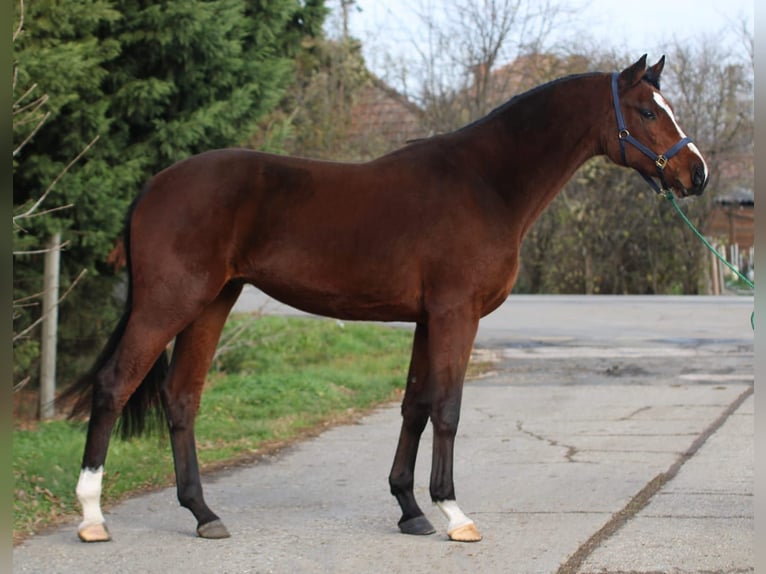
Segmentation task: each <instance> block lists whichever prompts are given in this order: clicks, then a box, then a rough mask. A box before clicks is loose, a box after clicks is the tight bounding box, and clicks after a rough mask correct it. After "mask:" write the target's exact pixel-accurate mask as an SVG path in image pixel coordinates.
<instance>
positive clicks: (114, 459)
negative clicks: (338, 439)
mask: <svg viewBox="0 0 766 574" xmlns="http://www.w3.org/2000/svg"><path fill="white" fill-rule="evenodd" d="M410 342H411V333H410V332H409V331H407V330H403V329H391V328H386V327H383V326H379V325H370V324H361V323H346V324H341V323H338V322H335V321H329V320H314V319H298V318H289V319H288V318H279V317H260V318H257V320H253V319H252V317H249V316H242V315H240V316H235V317H232V319H230V321H229V323H228V324H227V327H226V330H225V331H224V335H223V337H222V346H221V350H222V351H223V352H222V353H221V354H220V356H218V357H217V358H216V360H215V361H214V365H213V368H212V369H211V372H210V374H209V376H208V382H207V386H206V389H205V392H204V394H203V398H202V406H201V408H200V412H199V415H198V417H197V424H196V434H197V449H198V454H199V459H200V464H201V465H202V467H203V469H205V468H208V469H209V468H214V467H216V466H220V465H221V464H223V463H225V462H231V461H235V460H238V459H240V460H241V459H248V458H249V459H252V458H253V457H255V456H257V455H258V454H259V453H261V452H264V451H265V450H267V449H269V448H270V447H273V445H275V444H278V443H280V442H282V443H284V442H285V441H289V440H293V439H295V438H296V437H300V436H303V435H305V434H306V433H311V432H316V429H318V428H323V427H324V426H326V425H327V424H329V423H333V422H336V421H338V420H348V419H349V418H352V417H353V416H355V415H356V414H358V413H360V412H364V411H366V410H368V409H369V408H371V407H373V406H375V405H377V404H380V403H382V402H385V401H389V400H391V399H393V398H395V396H396V395H397V394H398V393H399V392H400V390H401V389H402V387H403V385H404V379H405V374H406V369H407V363H408V359H409V346H410ZM392 440H393V438H392ZM84 444H85V423H84V422H69V421H64V420H54V421H50V422H45V423H40V424H37V425H34V426H33V427H32V428H17V429H16V430H14V433H13V478H14V503H13V532H14V541H17V542H18V541H20V540H22V539H23V538H24V537H26V536H28V535H30V534H32V533H35V532H38V531H40V530H41V529H44V528H45V527H48V526H51V525H54V524H58V523H60V522H61V521H62V520H63V519H70V518H72V517H74V516H76V515H78V514H79V506H78V503H77V500H76V497H75V495H74V488H75V484H76V481H77V477H78V475H79V470H80V460H81V457H82V451H83V448H84ZM172 484H174V477H173V463H172V457H171V454H170V447H169V444H168V440H167V438H166V437H161V438H159V439H158V438H157V436H148V437H141V438H138V439H132V440H130V441H121V440H119V439H117V438H116V437H114V438H113V439H112V442H111V445H110V448H109V454H108V457H107V461H106V472H105V474H104V485H103V494H102V502H103V505H104V507H109V506H110V505H113V504H114V503H115V502H117V501H119V500H121V499H123V498H125V497H126V496H128V495H130V494H133V493H136V492H140V491H143V490H146V489H151V488H157V487H163V486H169V485H172Z"/></svg>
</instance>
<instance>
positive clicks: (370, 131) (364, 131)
mask: <svg viewBox="0 0 766 574" xmlns="http://www.w3.org/2000/svg"><path fill="white" fill-rule="evenodd" d="M422 117H423V112H422V110H421V109H420V108H419V107H418V106H416V105H415V104H414V103H412V102H411V101H409V100H408V99H407V98H406V97H404V96H403V95H401V94H400V93H398V92H397V91H396V90H394V89H393V88H391V87H389V86H387V85H386V84H385V83H384V82H383V81H382V80H380V79H378V78H375V77H373V78H371V79H370V80H369V81H368V83H367V85H365V86H364V87H363V88H361V90H360V91H359V93H358V94H356V95H355V101H354V104H353V106H352V108H351V121H350V125H349V129H348V138H349V143H350V144H351V145H352V146H353V147H354V148H355V150H356V153H357V154H358V156H359V157H360V158H372V157H377V156H379V155H381V154H383V153H386V152H389V151H392V150H394V149H396V148H399V147H402V146H403V145H405V144H406V143H407V141H408V140H412V139H417V138H421V137H424V136H426V135H428V134H425V133H423V128H422V121H421V119H422Z"/></svg>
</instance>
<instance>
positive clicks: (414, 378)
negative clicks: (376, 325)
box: [388, 323, 435, 534]
mask: <svg viewBox="0 0 766 574" xmlns="http://www.w3.org/2000/svg"><path fill="white" fill-rule="evenodd" d="M430 410H431V403H430V398H429V387H428V327H427V325H426V324H425V323H418V325H417V327H415V337H414V341H413V343H412V359H411V360H410V369H409V373H408V374H407V389H406V391H405V393H404V400H403V401H402V431H401V433H400V435H399V445H398V446H397V448H396V456H395V457H394V464H393V466H392V468H391V474H390V475H389V477H388V482H389V484H390V486H391V494H393V495H394V496H395V497H396V500H397V502H399V506H400V507H401V509H402V517H401V519H400V520H399V529H400V530H401V531H402V532H404V533H405V534H433V533H434V532H435V530H434V527H433V526H432V525H431V523H430V522H429V520H428V519H427V518H426V517H425V515H424V514H423V511H422V510H421V509H420V506H418V503H417V501H416V500H415V493H414V491H413V487H414V483H415V461H416V459H417V455H418V445H419V443H420V436H421V435H422V434H423V430H424V429H425V426H426V424H427V423H428V415H429V414H430Z"/></svg>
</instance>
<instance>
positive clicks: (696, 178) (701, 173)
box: [692, 164, 707, 191]
mask: <svg viewBox="0 0 766 574" xmlns="http://www.w3.org/2000/svg"><path fill="white" fill-rule="evenodd" d="M692 183H693V184H694V187H695V188H697V189H699V190H700V191H702V189H704V187H705V184H707V181H706V179H705V167H704V166H703V165H701V164H697V165H696V166H694V170H693V171H692Z"/></svg>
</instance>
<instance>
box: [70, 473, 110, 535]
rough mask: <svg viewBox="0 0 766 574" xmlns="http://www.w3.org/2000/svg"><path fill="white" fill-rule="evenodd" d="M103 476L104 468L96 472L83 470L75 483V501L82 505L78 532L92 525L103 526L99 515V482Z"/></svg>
mask: <svg viewBox="0 0 766 574" xmlns="http://www.w3.org/2000/svg"><path fill="white" fill-rule="evenodd" d="M103 476H104V467H103V466H99V467H98V468H97V469H96V470H93V469H90V468H83V469H82V470H81V471H80V478H79V480H78V481H77V489H76V490H75V492H76V493H77V500H79V501H80V504H81V505H82V518H83V520H82V522H81V523H80V527H79V528H80V530H82V529H83V528H85V527H87V526H92V525H94V524H103V523H104V515H103V514H102V513H101V480H102V478H103Z"/></svg>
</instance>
